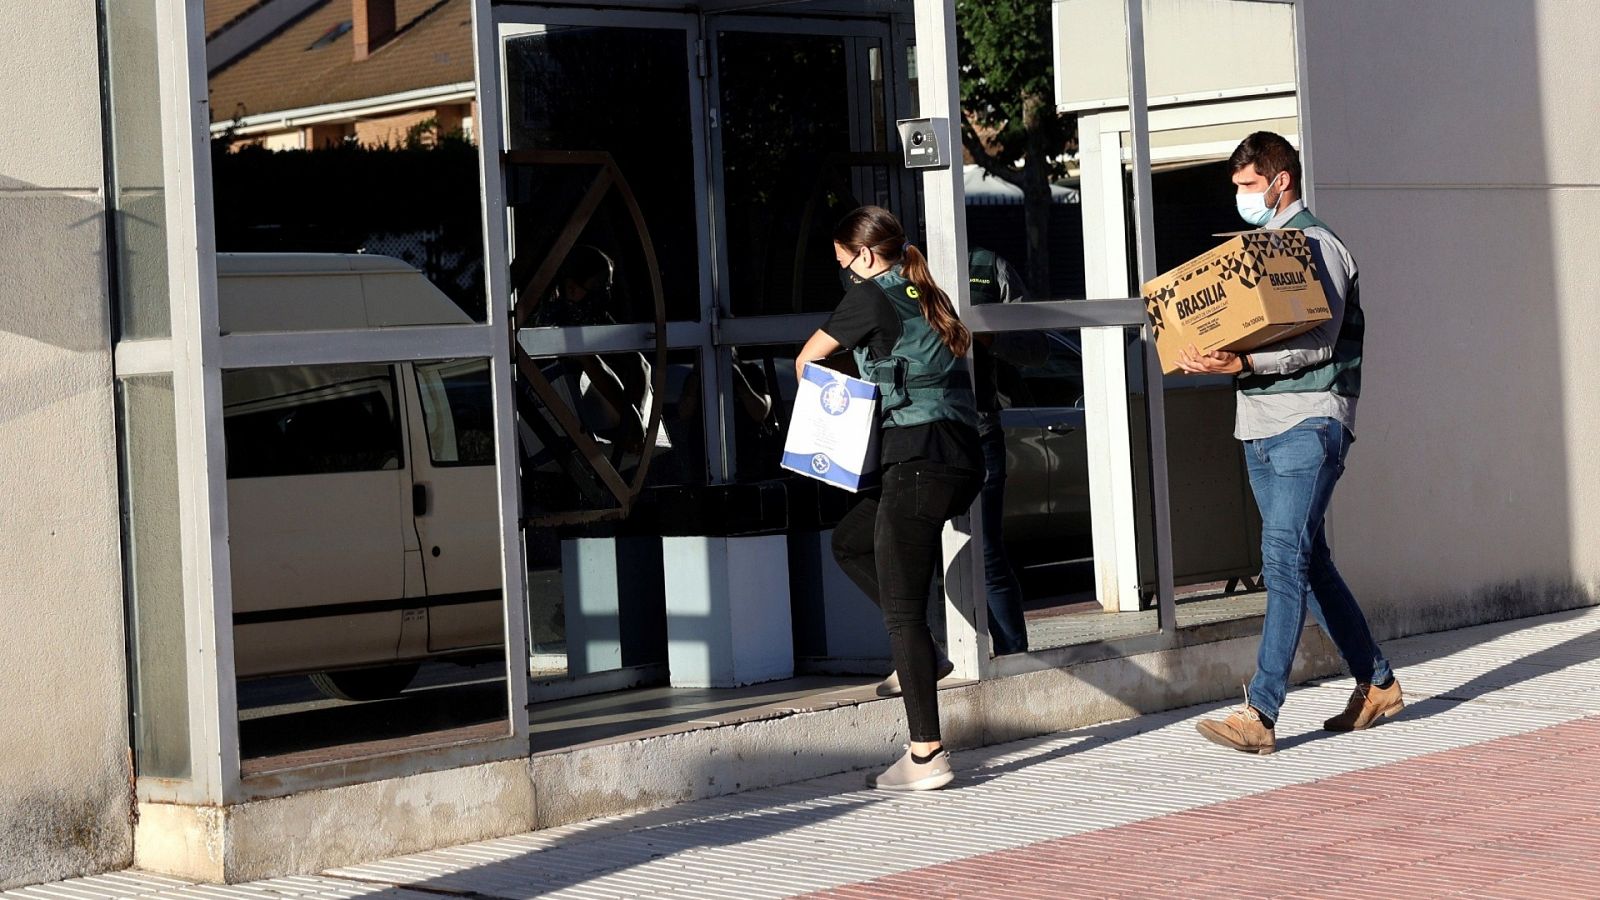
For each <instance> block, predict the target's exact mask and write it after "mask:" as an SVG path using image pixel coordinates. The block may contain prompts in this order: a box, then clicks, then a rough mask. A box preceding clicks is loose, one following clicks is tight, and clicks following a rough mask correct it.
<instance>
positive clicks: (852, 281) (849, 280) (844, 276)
mask: <svg viewBox="0 0 1600 900" xmlns="http://www.w3.org/2000/svg"><path fill="white" fill-rule="evenodd" d="M865 282H866V279H865V278H862V277H861V276H860V275H857V274H856V273H855V272H854V271H852V270H851V268H850V267H849V266H840V267H839V284H840V285H842V286H843V287H844V289H845V290H847V291H848V290H850V289H851V288H853V287H855V286H856V285H858V284H863V283H865Z"/></svg>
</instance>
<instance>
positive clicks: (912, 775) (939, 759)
mask: <svg viewBox="0 0 1600 900" xmlns="http://www.w3.org/2000/svg"><path fill="white" fill-rule="evenodd" d="M955 777H956V773H955V772H952V771H951V770H950V754H949V753H947V752H945V749H944V748H943V747H940V748H939V749H938V750H936V751H934V754H933V758H932V759H930V760H928V761H927V762H921V763H919V762H917V761H916V760H915V759H914V758H912V754H911V748H910V747H907V748H906V752H905V754H904V755H903V756H901V757H900V758H899V759H898V760H896V761H895V764H894V765H892V766H890V767H889V768H887V769H885V770H883V771H882V772H880V773H879V774H877V775H869V776H867V787H870V788H877V789H878V790H880V791H936V790H938V789H939V788H942V787H944V786H945V785H947V784H949V783H950V782H951V781H952V780H954V779H955Z"/></svg>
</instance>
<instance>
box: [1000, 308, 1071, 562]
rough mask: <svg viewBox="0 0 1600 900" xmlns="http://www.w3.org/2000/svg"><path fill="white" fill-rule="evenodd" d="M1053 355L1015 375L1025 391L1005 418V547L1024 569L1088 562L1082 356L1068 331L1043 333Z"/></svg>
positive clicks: (1006, 412) (1002, 412)
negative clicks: (1032, 564)
mask: <svg viewBox="0 0 1600 900" xmlns="http://www.w3.org/2000/svg"><path fill="white" fill-rule="evenodd" d="M1045 338H1046V339H1047V341H1048V345H1049V353H1048V355H1047V356H1046V357H1045V359H1044V361H1043V362H1042V363H1040V364H1039V365H1037V366H1030V367H1027V368H1022V369H1017V370H1014V372H1015V375H1016V378H1015V380H1016V381H1017V382H1020V386H1021V390H1020V391H1016V393H1019V394H1021V396H1016V397H1013V398H1012V399H1013V406H1012V407H1011V408H1010V409H1005V410H1002V411H1001V413H1000V423H1001V425H1002V427H1004V429H1005V433H1006V504H1005V536H1006V547H1007V549H1009V550H1010V551H1011V553H1012V555H1013V557H1015V561H1016V562H1018V563H1022V564H1026V563H1030V562H1061V561H1064V560H1070V559H1080V558H1084V557H1088V556H1089V555H1090V554H1091V553H1092V552H1093V551H1092V547H1091V545H1090V540H1089V535H1090V525H1089V459H1088V450H1087V447H1086V446H1085V443H1084V413H1083V350H1082V345H1081V344H1080V343H1079V340H1078V335H1077V334H1076V333H1075V332H1070V331H1050V332H1046V333H1045Z"/></svg>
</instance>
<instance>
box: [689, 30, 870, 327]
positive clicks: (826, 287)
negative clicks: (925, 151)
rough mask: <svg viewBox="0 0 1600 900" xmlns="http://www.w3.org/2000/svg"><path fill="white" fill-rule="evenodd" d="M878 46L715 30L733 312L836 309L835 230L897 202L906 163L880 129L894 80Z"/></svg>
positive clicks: (857, 40)
mask: <svg viewBox="0 0 1600 900" xmlns="http://www.w3.org/2000/svg"><path fill="white" fill-rule="evenodd" d="M881 46H882V45H881V43H880V42H878V41H877V40H869V39H865V38H847V37H839V36H834V35H807V34H771V33H752V32H738V31H719V32H718V33H717V79H718V81H717V83H718V86H719V91H720V101H721V106H720V108H719V120H720V127H719V128H718V131H717V133H718V135H719V136H720V139H721V142H722V145H721V146H722V181H723V189H724V204H723V209H724V215H725V216H726V222H727V226H726V234H727V240H728V279H729V280H728V289H727V297H728V302H729V308H730V310H731V312H732V314H733V315H736V316H754V315H773V314H779V313H796V312H825V311H828V310H831V309H832V308H833V307H834V305H835V304H837V303H838V299H839V272H838V268H839V267H838V263H836V262H835V261H834V259H833V252H832V233H833V226H834V225H835V224H836V223H837V222H838V220H839V219H840V218H841V217H842V216H843V215H844V214H845V213H847V212H849V211H850V210H852V209H855V208H856V207H858V206H861V205H864V204H876V205H879V206H890V205H892V204H893V202H894V200H895V196H894V195H893V194H892V193H891V180H892V178H893V177H894V175H895V173H896V172H897V171H898V169H899V164H900V160H899V156H898V154H897V153H894V152H889V150H888V147H887V143H886V137H885V135H884V133H883V131H884V129H885V128H886V127H887V124H886V122H885V120H884V118H883V112H882V110H883V109H884V105H885V103H886V99H885V94H884V92H885V82H884V80H883V78H882V72H881V67H878V68H875V67H874V62H875V61H879V62H881V60H880V58H879V56H878V54H879V52H880V51H881ZM863 51H866V52H863ZM863 70H864V71H863ZM863 75H865V76H866V77H865V78H863V77H862V76H863ZM863 82H864V83H863ZM863 88H865V91H863ZM779 135H781V136H782V139H777V136H779Z"/></svg>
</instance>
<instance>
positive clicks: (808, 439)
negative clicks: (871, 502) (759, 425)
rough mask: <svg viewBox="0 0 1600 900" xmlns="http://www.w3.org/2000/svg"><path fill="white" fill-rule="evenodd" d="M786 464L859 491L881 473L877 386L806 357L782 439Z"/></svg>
mask: <svg viewBox="0 0 1600 900" xmlns="http://www.w3.org/2000/svg"><path fill="white" fill-rule="evenodd" d="M783 467H784V468H785V469H788V470H789V471H791V472H799V473H800V474H801V475H805V476H807V477H809V478H815V479H817V480H818V481H826V482H827V483H829V484H832V485H836V486H838V487H842V488H844V489H845V490H847V491H859V490H862V489H863V488H869V487H872V485H874V484H876V483H877V479H878V386H877V385H875V384H873V383H872V382H870V381H862V380H861V379H859V378H851V377H850V376H848V375H842V374H840V373H838V372H835V371H833V370H832V369H825V368H823V367H822V366H819V365H817V364H816V363H806V367H805V371H804V373H803V375H802V377H801V379H800V386H799V388H798V390H796V392H795V398H794V415H793V416H792V417H790V419H789V436H788V438H786V439H785V440H784V443H783Z"/></svg>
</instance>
